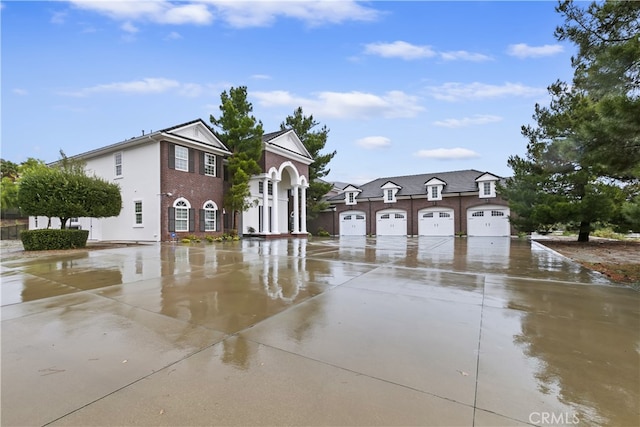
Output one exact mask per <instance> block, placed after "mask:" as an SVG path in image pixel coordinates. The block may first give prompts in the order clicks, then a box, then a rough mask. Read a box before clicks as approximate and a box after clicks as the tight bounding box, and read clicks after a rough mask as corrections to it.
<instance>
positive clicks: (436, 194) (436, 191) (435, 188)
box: [431, 185, 438, 199]
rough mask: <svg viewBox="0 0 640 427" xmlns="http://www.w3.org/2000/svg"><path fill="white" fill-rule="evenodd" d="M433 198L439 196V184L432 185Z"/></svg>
mask: <svg viewBox="0 0 640 427" xmlns="http://www.w3.org/2000/svg"><path fill="white" fill-rule="evenodd" d="M431 198H433V199H437V198H438V187H437V186H435V185H434V186H433V187H431Z"/></svg>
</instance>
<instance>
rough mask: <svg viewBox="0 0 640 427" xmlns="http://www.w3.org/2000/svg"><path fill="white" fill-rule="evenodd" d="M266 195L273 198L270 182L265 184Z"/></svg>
mask: <svg viewBox="0 0 640 427" xmlns="http://www.w3.org/2000/svg"><path fill="white" fill-rule="evenodd" d="M267 194H268V195H269V196H273V183H272V182H270V183H268V184H267Z"/></svg>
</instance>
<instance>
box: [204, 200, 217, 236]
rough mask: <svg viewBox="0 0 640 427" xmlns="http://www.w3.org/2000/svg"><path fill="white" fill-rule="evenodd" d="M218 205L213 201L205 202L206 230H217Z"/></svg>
mask: <svg viewBox="0 0 640 427" xmlns="http://www.w3.org/2000/svg"><path fill="white" fill-rule="evenodd" d="M217 211H218V207H217V206H216V204H215V203H213V202H207V203H205V204H204V231H216V213H217Z"/></svg>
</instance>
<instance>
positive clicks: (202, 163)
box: [198, 151, 204, 231]
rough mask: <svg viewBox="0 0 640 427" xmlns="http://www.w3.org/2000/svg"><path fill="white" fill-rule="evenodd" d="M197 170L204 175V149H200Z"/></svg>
mask: <svg viewBox="0 0 640 427" xmlns="http://www.w3.org/2000/svg"><path fill="white" fill-rule="evenodd" d="M198 172H199V173H200V175H204V151H200V168H199V169H198ZM202 231H204V230H202Z"/></svg>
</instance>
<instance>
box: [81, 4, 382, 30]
mask: <svg viewBox="0 0 640 427" xmlns="http://www.w3.org/2000/svg"><path fill="white" fill-rule="evenodd" d="M70 2H71V3H73V4H74V5H75V6H76V7H78V8H81V9H85V10H91V11H94V12H97V13H100V14H103V15H106V16H109V17H110V18H112V19H115V20H139V21H146V22H154V23H158V24H173V25H182V24H195V25H208V24H210V23H211V22H213V20H214V15H215V17H216V18H217V19H220V20H223V21H225V22H226V23H227V24H229V25H231V26H232V27H237V28H246V27H260V26H268V25H271V24H273V22H275V20H276V19H277V18H279V17H285V18H292V19H298V20H300V21H303V22H305V23H306V24H308V25H311V26H316V25H322V24H327V23H329V24H337V23H341V22H345V21H374V20H376V19H377V18H378V17H379V15H380V12H379V11H377V10H375V9H373V8H369V7H365V6H363V5H361V4H360V3H359V2H357V1H353V0H344V1H313V2H312V1H305V0H289V1H267V0H264V1H255V0H254V1H229V0H200V1H191V2H186V1H185V2H171V1H167V0H157V1H131V0H110V1H96V0H70Z"/></svg>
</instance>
